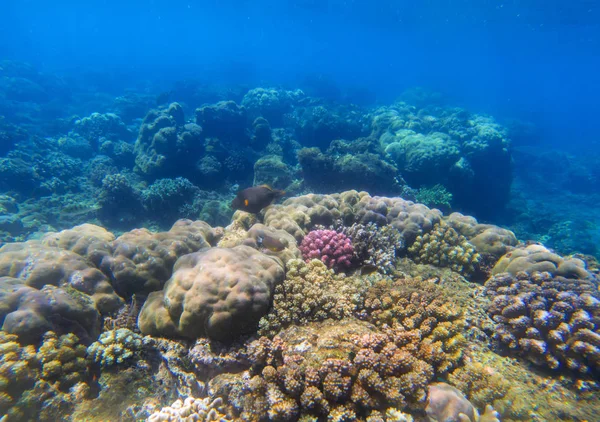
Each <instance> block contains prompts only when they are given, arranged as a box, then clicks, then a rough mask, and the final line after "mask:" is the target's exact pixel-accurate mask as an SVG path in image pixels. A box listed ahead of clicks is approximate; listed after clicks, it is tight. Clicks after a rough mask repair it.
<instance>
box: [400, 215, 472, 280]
mask: <svg viewBox="0 0 600 422" xmlns="http://www.w3.org/2000/svg"><path fill="white" fill-rule="evenodd" d="M408 253H409V255H410V256H411V257H412V258H413V259H414V260H415V262H417V263H424V264H432V265H436V266H438V267H449V268H451V269H452V270H454V271H457V272H459V273H463V274H466V275H469V274H472V273H474V272H475V271H476V270H477V266H478V264H479V261H480V260H481V256H480V255H479V254H478V253H477V252H476V251H475V247H474V246H473V245H471V244H470V243H469V242H468V241H467V239H466V238H465V237H464V236H461V235H459V234H458V233H456V231H455V230H454V229H453V228H452V227H450V226H447V225H444V224H436V225H435V226H434V227H433V230H432V231H431V232H430V233H426V234H424V235H422V236H417V238H416V239H415V241H414V243H413V244H412V245H411V246H410V247H409V248H408Z"/></svg>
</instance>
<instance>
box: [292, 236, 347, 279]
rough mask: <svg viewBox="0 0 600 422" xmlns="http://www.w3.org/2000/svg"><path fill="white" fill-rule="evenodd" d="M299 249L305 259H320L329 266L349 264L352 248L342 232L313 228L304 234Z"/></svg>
mask: <svg viewBox="0 0 600 422" xmlns="http://www.w3.org/2000/svg"><path fill="white" fill-rule="evenodd" d="M300 251H301V252H302V257H303V258H304V260H305V261H307V262H308V261H310V260H311V259H320V260H321V261H322V262H323V263H324V264H325V265H327V267H329V268H336V269H341V268H347V267H349V266H350V262H351V260H352V255H353V254H354V248H353V247H352V241H351V240H350V238H349V237H348V236H346V235H345V234H343V233H338V232H336V231H334V230H313V231H311V232H310V233H308V234H307V235H306V236H304V239H302V243H301V245H300Z"/></svg>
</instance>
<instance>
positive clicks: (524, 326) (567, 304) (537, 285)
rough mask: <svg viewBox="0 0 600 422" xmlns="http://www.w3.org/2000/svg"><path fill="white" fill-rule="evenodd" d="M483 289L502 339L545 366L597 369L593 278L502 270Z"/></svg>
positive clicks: (580, 372) (598, 307)
mask: <svg viewBox="0 0 600 422" xmlns="http://www.w3.org/2000/svg"><path fill="white" fill-rule="evenodd" d="M485 289H486V294H487V295H488V296H490V297H491V298H492V303H491V304H490V306H489V308H488V313H489V314H490V315H491V316H492V318H493V319H494V321H496V322H497V323H498V329H497V331H496V333H495V338H496V339H497V340H498V341H499V342H500V343H501V344H502V345H504V346H506V347H507V348H508V349H509V350H511V351H513V352H514V353H516V354H518V355H520V356H523V357H525V358H527V359H528V360H530V361H531V362H533V363H535V364H536V365H540V366H543V367H546V368H550V369H553V370H567V371H572V372H573V373H574V374H575V375H576V376H581V377H583V378H586V377H590V376H595V377H597V376H598V374H600V328H599V326H598V321H600V300H599V296H598V291H597V287H596V284H595V283H594V282H593V281H590V280H578V279H568V278H564V277H561V276H552V275H551V274H550V273H548V272H532V273H531V274H527V273H525V272H520V273H518V274H517V275H516V277H515V276H512V275H510V274H508V273H502V274H499V275H496V276H493V277H492V278H490V279H489V280H488V281H487V282H486V284H485Z"/></svg>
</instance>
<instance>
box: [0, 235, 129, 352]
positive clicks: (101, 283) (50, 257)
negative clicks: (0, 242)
mask: <svg viewBox="0 0 600 422" xmlns="http://www.w3.org/2000/svg"><path fill="white" fill-rule="evenodd" d="M2 276H8V277H13V278H16V279H19V280H20V281H18V280H14V279H13V280H12V282H11V283H9V284H4V285H2V289H3V295H4V300H3V303H2V305H3V314H4V319H3V323H4V327H5V329H8V330H9V331H10V332H14V333H19V335H23V336H25V337H27V338H28V339H29V340H28V341H33V338H35V337H36V336H39V335H40V334H43V333H42V332H40V331H39V330H42V328H43V327H46V329H49V328H52V329H56V330H57V331H59V332H62V331H64V328H65V327H71V328H73V327H76V326H77V325H78V323H79V318H81V320H82V321H83V322H84V323H82V327H83V330H82V331H85V332H87V334H92V333H93V332H94V330H95V328H94V326H95V323H96V321H95V319H96V318H97V317H98V316H97V312H100V313H101V314H108V313H110V312H113V311H115V310H117V309H118V308H119V307H120V306H121V305H122V304H123V300H122V299H121V298H120V297H119V296H117V294H116V293H115V291H114V290H113V288H112V286H111V284H110V282H109V280H108V278H107V277H106V276H105V275H104V274H103V273H102V272H101V271H100V270H98V269H97V268H95V267H92V266H91V265H90V264H89V263H88V262H87V261H86V259H85V258H83V257H82V256H80V255H77V254H76V253H74V252H71V251H67V250H63V249H59V248H55V247H50V246H45V245H42V244H41V243H39V242H38V241H33V240H32V241H28V242H24V243H11V244H7V245H5V246H3V247H2V248H0V277H2ZM53 286H56V287H57V288H53ZM25 298H28V299H29V301H28V302H23V300H24V299H25ZM34 298H36V300H34ZM52 312H57V314H58V315H62V317H63V318H62V319H61V318H58V319H57V318H54V317H53V314H52ZM73 317H75V319H73V320H69V318H73ZM50 321H51V322H50ZM48 323H50V324H51V326H50V327H49V326H48V325H47V324H48ZM9 327H10V328H9ZM61 327H62V328H61Z"/></svg>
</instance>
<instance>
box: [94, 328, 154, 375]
mask: <svg viewBox="0 0 600 422" xmlns="http://www.w3.org/2000/svg"><path fill="white" fill-rule="evenodd" d="M143 345H144V343H143V339H142V336H140V335H139V334H136V333H134V332H133V331H131V330H128V329H127V328H119V329H117V330H111V331H106V332H104V333H102V335H101V336H100V338H99V339H98V341H96V342H94V343H92V344H91V345H90V346H89V347H88V348H87V354H88V357H89V359H90V360H91V361H92V362H95V363H97V364H99V365H100V366H102V367H110V366H113V365H120V364H122V363H124V362H126V361H128V360H130V359H132V358H134V357H135V356H139V354H140V352H141V351H142V348H143Z"/></svg>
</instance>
